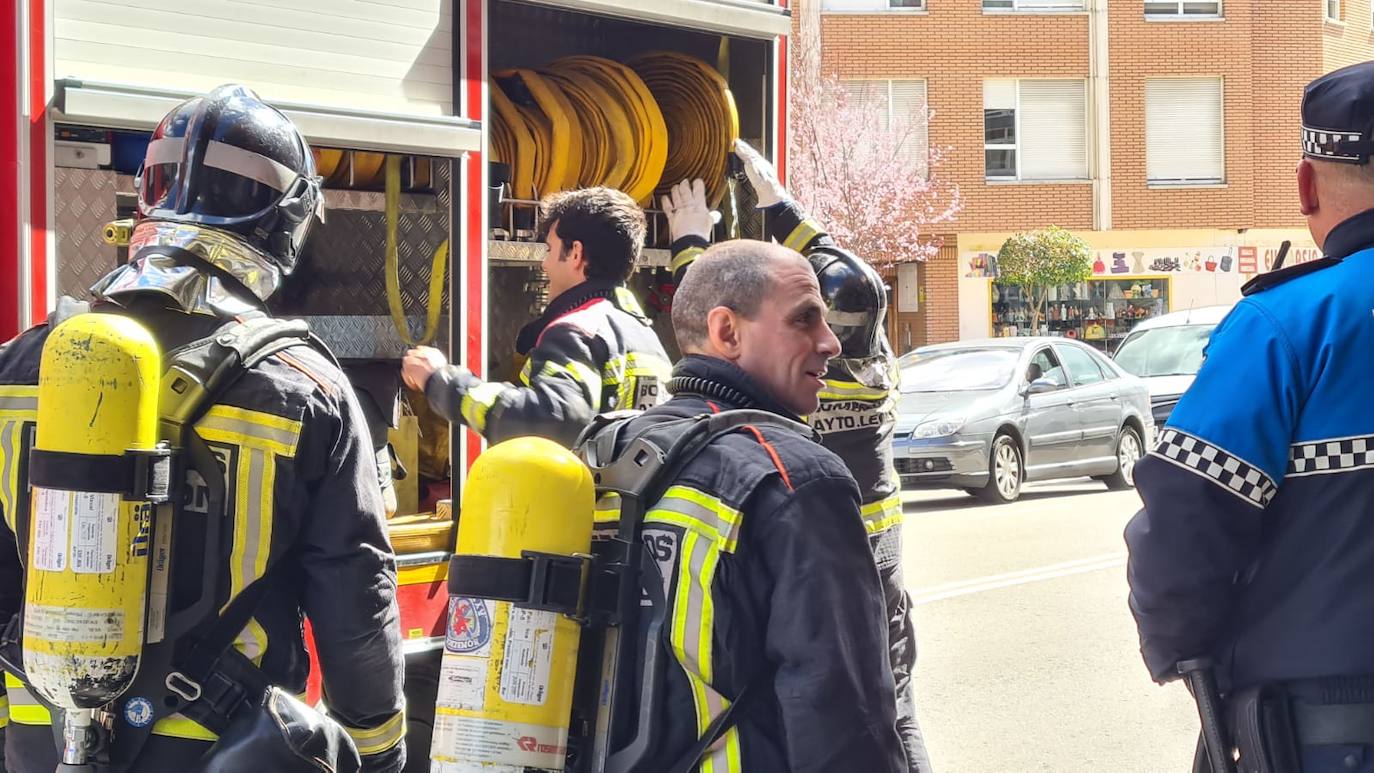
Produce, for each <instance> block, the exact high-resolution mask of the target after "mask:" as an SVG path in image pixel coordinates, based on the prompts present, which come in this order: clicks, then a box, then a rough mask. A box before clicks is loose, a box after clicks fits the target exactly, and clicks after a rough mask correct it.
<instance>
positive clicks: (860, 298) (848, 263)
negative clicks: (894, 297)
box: [807, 247, 887, 359]
mask: <svg viewBox="0 0 1374 773" xmlns="http://www.w3.org/2000/svg"><path fill="white" fill-rule="evenodd" d="M807 259H808V260H810V261H811V268H812V269H814V270H815V271H816V279H817V280H819V281H820V285H821V297H822V298H824V299H825V306H826V313H825V321H826V323H828V324H829V325H830V329H831V330H832V331H833V332H834V333H835V337H836V338H838V339H840V356H841V357H844V358H850V359H857V358H863V357H874V356H877V355H879V354H881V353H882V343H881V341H882V338H881V336H880V335H879V333H880V332H881V331H882V328H883V320H884V319H885V317H886V316H887V287H886V286H885V285H884V284H883V279H882V277H880V276H878V272H877V271H875V270H874V269H873V267H872V266H870V265H868V264H867V263H865V262H864V261H862V260H859V259H858V258H857V257H855V255H854V254H853V253H851V252H849V251H848V250H842V249H838V248H836V247H818V248H816V249H814V250H812V251H811V253H810V254H809V255H808V256H807Z"/></svg>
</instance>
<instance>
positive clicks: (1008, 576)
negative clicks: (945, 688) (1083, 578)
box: [911, 553, 1126, 606]
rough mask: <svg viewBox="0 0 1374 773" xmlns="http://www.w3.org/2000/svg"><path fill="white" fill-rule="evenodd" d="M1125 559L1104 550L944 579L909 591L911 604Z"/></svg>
mask: <svg viewBox="0 0 1374 773" xmlns="http://www.w3.org/2000/svg"><path fill="white" fill-rule="evenodd" d="M1125 563H1126V554H1125V553H1107V554H1104V555H1100V556H1093V557H1091V558H1081V559H1077V560H1074V561H1065V562H1063V563H1059V564H1050V565H1048V566H1038V567H1033V568H1030V569H1023V570H1021V571H1017V572H1007V573H1005V574H992V575H988V576H986V577H975V578H973V579H971V580H960V581H958V582H950V583H944V584H942V585H934V586H931V587H928V588H918V589H916V590H914V591H913V592H912V594H911V602H912V604H913V605H914V606H921V605H923V604H933V603H935V602H937V601H944V600H946V599H952V598H958V597H959V596H967V595H969V594H972V593H983V592H985V591H991V590H998V589H1000V588H1010V587H1013V586H1016V585H1026V584H1028V583H1032V582H1042V581H1044V580H1053V579H1056V578H1059V577H1068V576H1070V575H1075V574H1086V573H1087V572H1098V571H1102V570H1103V569H1114V568H1116V567H1118V566H1124V565H1125Z"/></svg>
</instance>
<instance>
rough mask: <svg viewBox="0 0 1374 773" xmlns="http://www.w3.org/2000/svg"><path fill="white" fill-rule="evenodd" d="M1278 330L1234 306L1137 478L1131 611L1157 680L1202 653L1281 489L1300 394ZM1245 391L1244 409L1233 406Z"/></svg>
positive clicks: (1253, 311)
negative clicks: (1139, 505)
mask: <svg viewBox="0 0 1374 773" xmlns="http://www.w3.org/2000/svg"><path fill="white" fill-rule="evenodd" d="M1304 380H1305V379H1304V378H1303V377H1302V375H1301V374H1300V372H1299V368H1298V365H1297V360H1296V358H1294V356H1293V349H1292V346H1291V344H1290V343H1289V341H1288V340H1287V338H1286V337H1285V336H1284V334H1283V331H1282V330H1281V329H1280V328H1279V327H1278V326H1277V325H1275V324H1273V322H1272V320H1271V318H1270V316H1269V315H1268V314H1266V313H1265V311H1264V310H1263V309H1262V308H1261V307H1259V306H1258V305H1257V304H1255V303H1254V301H1253V300H1246V301H1242V303H1241V304H1240V305H1238V306H1237V307H1236V309H1235V311H1233V312H1232V313H1231V315H1230V316H1228V317H1227V318H1226V320H1225V321H1224V322H1223V323H1222V324H1221V325H1219V326H1218V327H1217V329H1216V331H1215V332H1214V333H1213V335H1212V339H1211V343H1210V344H1209V345H1208V348H1207V351H1206V360H1205V362H1204V364H1203V366H1202V369H1201V370H1200V371H1199V373H1198V376H1197V379H1196V381H1195V382H1194V384H1193V386H1192V387H1191V388H1190V389H1189V390H1188V392H1187V393H1186V394H1185V395H1184V396H1183V399H1182V400H1181V401H1180V402H1179V404H1178V407H1177V408H1175V409H1174V413H1173V415H1172V416H1171V417H1170V419H1169V423H1168V425H1167V426H1166V427H1165V429H1164V430H1163V431H1162V432H1161V433H1160V443H1159V445H1158V447H1156V448H1155V450H1154V451H1152V452H1151V453H1150V454H1148V455H1147V456H1146V458H1144V459H1142V460H1141V461H1140V463H1139V464H1137V465H1136V469H1135V483H1136V488H1137V489H1138V490H1139V492H1140V497H1141V500H1142V501H1143V502H1144V505H1145V507H1144V509H1142V510H1141V511H1140V512H1139V513H1137V514H1136V516H1135V517H1134V518H1133V519H1132V520H1131V522H1130V523H1129V524H1128V525H1127V527H1126V535H1125V536H1126V543H1127V546H1128V548H1129V550H1130V560H1129V565H1128V569H1127V573H1128V580H1129V582H1130V586H1131V594H1130V606H1131V611H1132V612H1133V613H1134V615H1135V618H1136V623H1137V626H1138V627H1139V630H1140V641H1141V652H1142V654H1143V655H1144V658H1145V662H1146V665H1147V666H1148V667H1149V669H1150V672H1151V674H1152V675H1153V676H1154V677H1155V679H1156V680H1158V681H1165V680H1167V679H1170V678H1173V676H1174V674H1173V667H1174V664H1175V663H1176V662H1177V661H1178V660H1180V659H1185V658H1191V657H1198V656H1200V655H1205V654H1209V653H1210V652H1211V651H1212V649H1213V648H1214V647H1215V646H1216V645H1217V643H1218V637H1219V636H1220V634H1221V631H1222V629H1223V627H1224V626H1225V624H1226V621H1227V619H1228V616H1229V614H1230V612H1231V610H1232V604H1233V602H1234V598H1235V589H1236V586H1235V578H1236V577H1237V576H1238V575H1239V574H1240V573H1241V572H1242V571H1243V570H1244V569H1245V568H1246V567H1247V566H1249V565H1250V564H1251V563H1252V561H1253V560H1254V557H1255V555H1256V551H1257V550H1258V547H1259V535H1260V530H1261V528H1262V522H1263V518H1264V509H1265V508H1266V507H1267V506H1268V504H1269V502H1270V501H1271V500H1272V499H1273V497H1274V496H1275V495H1276V491H1277V490H1278V488H1279V487H1280V486H1281V485H1282V482H1283V474H1284V471H1285V470H1286V468H1287V466H1288V461H1289V460H1288V454H1289V447H1290V444H1291V438H1292V436H1293V428H1294V426H1295V423H1296V421H1297V416H1298V412H1299V410H1300V406H1301V405H1302V403H1303V401H1304V397H1303V392H1304V390H1303V389H1302V387H1301V386H1300V385H1301V384H1302V383H1303V382H1304ZM1241 392H1243V393H1244V395H1245V399H1236V395H1237V394H1239V393H1241Z"/></svg>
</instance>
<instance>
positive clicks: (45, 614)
mask: <svg viewBox="0 0 1374 773" xmlns="http://www.w3.org/2000/svg"><path fill="white" fill-rule="evenodd" d="M24 635H25V636H34V637H37V638H39V639H46V640H48V641H60V642H109V641H118V640H120V639H121V638H123V636H124V611H123V610H120V609H80V608H78V607H55V606H50V605H48V604H29V605H28V606H26V607H24Z"/></svg>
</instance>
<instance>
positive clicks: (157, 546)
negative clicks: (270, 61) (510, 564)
mask: <svg viewBox="0 0 1374 773" xmlns="http://www.w3.org/2000/svg"><path fill="white" fill-rule="evenodd" d="M136 184H137V189H138V205H137V224H136V225H135V227H134V229H133V233H132V236H131V239H130V243H129V254H130V256H131V258H130V260H129V262H128V263H127V264H125V265H123V266H121V267H119V268H117V269H116V270H114V271H113V272H111V273H110V274H108V275H107V276H105V277H104V278H103V279H102V280H100V282H98V283H97V284H96V285H95V287H94V288H92V304H90V305H89V306H86V305H85V304H79V303H77V302H75V301H72V300H71V299H63V302H60V303H59V306H58V311H56V312H54V314H53V315H52V316H50V317H49V320H48V321H47V322H46V323H44V324H40V325H38V326H36V327H34V328H32V329H30V330H28V331H26V332H24V333H22V334H21V335H19V336H18V337H16V338H15V339H13V340H11V341H10V342H8V343H7V344H5V345H4V346H3V347H0V470H4V471H5V474H4V475H3V476H0V514H2V515H3V522H0V624H7V625H6V627H5V630H4V635H3V637H0V662H2V663H3V665H4V668H5V670H6V674H5V686H6V692H7V695H8V699H9V703H10V707H11V716H10V718H11V724H10V725H9V727H8V728H7V737H6V755H5V759H6V762H7V764H8V766H9V767H8V769H9V771H11V772H12V773H51V771H53V770H54V769H55V768H58V764H59V761H60V762H61V763H62V767H61V768H60V769H61V770H68V771H97V772H100V773H103V771H121V772H122V771H130V772H135V771H150V772H151V771H158V772H161V771H182V770H186V771H204V772H206V773H208V772H209V771H228V770H251V769H261V770H264V771H266V770H300V769H302V768H303V767H305V768H306V769H310V770H315V769H318V765H319V764H324V763H326V762H327V763H329V764H331V765H333V766H334V767H332V768H331V769H334V770H338V771H345V770H358V769H359V767H360V766H361V769H362V770H364V771H377V772H379V773H381V772H387V773H390V772H392V771H399V770H400V769H401V768H402V766H403V765H404V763H405V745H404V740H403V734H404V729H405V719H404V699H403V697H402V690H401V687H402V680H403V665H404V664H403V659H402V652H401V641H400V627H399V615H398V610H397V605H396V598H395V596H396V567H395V558H394V556H393V554H392V551H391V547H390V544H389V542H388V538H387V533H386V528H385V523H384V517H383V512H382V502H381V498H380V490H379V488H378V485H377V467H376V464H375V460H374V456H373V452H372V446H371V442H370V439H369V437H368V434H367V430H366V427H365V425H364V423H363V417H362V414H361V412H360V410H359V407H358V404H357V401H356V398H355V396H354V394H353V391H352V390H351V389H350V387H349V384H348V382H347V380H346V379H345V378H344V376H343V374H342V373H341V371H340V370H339V367H338V364H337V363H336V362H335V361H334V359H333V357H332V355H331V354H330V353H329V351H328V349H327V348H325V347H324V345H323V344H320V343H318V342H317V341H315V340H314V339H313V338H312V337H310V336H309V335H308V332H307V330H306V328H305V326H304V324H303V323H298V322H297V323H291V322H285V321H280V320H274V319H272V318H271V317H270V316H269V315H268V314H267V313H266V309H265V301H266V300H267V299H268V298H269V297H270V296H271V295H272V294H273V293H274V292H275V291H276V290H277V289H278V287H279V286H280V284H281V282H282V280H283V278H284V277H285V276H287V275H288V274H290V273H291V271H292V269H293V268H294V267H295V264H296V261H297V258H298V256H299V255H300V253H301V249H302V246H303V244H304V242H305V240H306V237H307V235H308V234H309V232H310V229H311V226H312V223H313V222H314V221H316V220H318V219H320V217H321V215H322V212H323V210H322V201H323V198H322V193H321V190H320V180H319V177H317V176H316V173H315V165H314V161H313V158H312V154H311V150H310V147H309V146H308V145H307V143H306V141H305V139H304V137H302V135H301V134H300V132H299V131H298V130H297V129H296V127H295V126H294V125H293V124H292V123H291V121H290V120H289V119H288V118H287V117H286V116H285V115H283V114H282V113H281V112H279V111H278V110H276V109H275V108H273V107H271V106H269V105H267V104H265V103H264V102H262V101H261V100H260V99H259V98H258V97H257V95H256V94H254V93H253V92H252V91H250V90H249V89H247V88H245V87H243V86H236V85H228V86H221V87H219V88H217V89H215V90H214V91H212V92H210V93H209V94H207V95H204V96H198V97H195V98H192V99H189V100H186V101H185V102H182V103H181V104H179V105H177V106H176V107H174V108H172V110H171V112H169V113H168V114H167V115H166V117H165V118H163V119H162V121H161V122H160V123H159V124H158V126H157V128H156V129H155V130H154V131H153V133H152V137H151V141H150V142H149V144H148V149H147V153H146V156H145V159H144V163H143V167H142V169H141V171H140V173H139V176H138V178H137V183H136ZM164 365H165V368H164ZM183 473H184V474H183ZM15 589H19V592H18V593H17V594H14V593H11V592H10V591H12V590H15ZM305 618H309V621H310V623H311V625H312V627H313V632H314V641H315V644H316V650H317V653H318V658H319V665H320V668H321V670H322V673H323V681H324V690H325V697H326V701H327V703H328V707H329V709H328V714H329V717H330V718H332V719H330V718H326V717H325V716H324V715H322V714H320V713H319V712H317V711H315V710H314V709H311V708H309V707H306V706H305V705H304V704H302V703H300V702H299V701H298V700H297V699H296V698H294V697H293V696H295V695H299V694H302V693H304V691H305V684H306V677H307V675H308V673H309V670H310V661H309V658H308V656H307V652H306V648H305V643H304V641H303V634H302V626H303V621H304V619H305ZM421 753H423V750H422V752H421ZM307 766H308V767H307Z"/></svg>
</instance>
